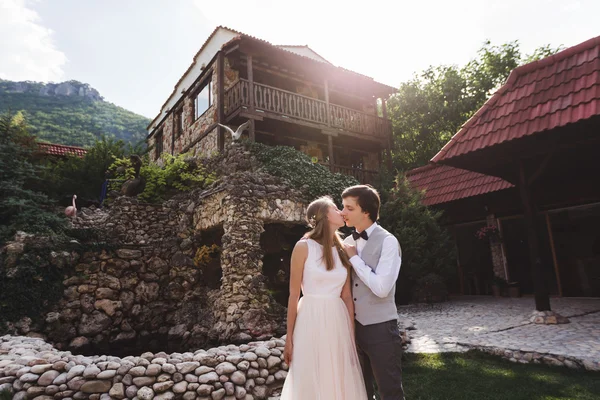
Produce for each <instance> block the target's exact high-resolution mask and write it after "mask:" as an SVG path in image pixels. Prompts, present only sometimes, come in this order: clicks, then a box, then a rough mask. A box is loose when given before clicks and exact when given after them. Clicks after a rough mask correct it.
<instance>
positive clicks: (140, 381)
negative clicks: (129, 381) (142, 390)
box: [133, 376, 156, 387]
mask: <svg viewBox="0 0 600 400" xmlns="http://www.w3.org/2000/svg"><path fill="white" fill-rule="evenodd" d="M154 382H156V378H155V377H153V376H138V377H137V378H133V384H134V385H135V386H137V387H142V386H150V385H153V384H154Z"/></svg>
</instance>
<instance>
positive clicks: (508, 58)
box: [388, 41, 562, 171]
mask: <svg viewBox="0 0 600 400" xmlns="http://www.w3.org/2000/svg"><path fill="white" fill-rule="evenodd" d="M561 48H562V47H558V48H552V47H551V46H549V45H547V46H542V47H540V48H538V49H536V50H535V51H534V52H533V53H532V54H530V55H525V56H523V55H522V54H521V50H520V46H519V42H518V41H513V42H509V43H506V44H503V45H500V46H495V45H492V44H491V42H490V41H486V42H485V43H484V45H483V46H482V47H481V49H480V50H479V51H478V53H477V57H476V58H475V59H473V60H472V61H470V62H469V63H468V64H467V65H465V66H464V67H462V68H459V67H457V66H454V65H450V66H448V65H440V66H436V67H433V66H432V67H430V68H428V69H427V70H425V71H423V72H421V73H420V74H418V75H416V76H415V77H414V78H413V79H411V80H410V81H408V82H405V83H402V84H401V85H400V87H399V89H398V93H397V94H396V95H394V96H392V97H391V98H390V100H389V101H388V110H389V116H390V118H391V120H392V125H393V130H394V149H393V160H394V167H395V168H396V169H397V170H399V171H407V170H410V169H412V168H416V167H419V166H422V165H426V164H427V163H428V162H429V160H430V159H431V158H432V157H433V156H434V155H435V154H436V153H437V152H438V151H439V150H440V149H441V148H442V147H443V146H444V144H446V143H447V142H448V140H450V138H451V137H452V136H453V135H454V134H455V133H456V132H458V130H459V129H460V127H461V126H462V125H463V124H464V123H465V122H466V121H467V120H468V119H469V118H470V117H471V116H472V115H473V114H474V113H475V112H476V111H477V110H478V109H479V108H480V107H481V106H482V105H483V104H484V103H485V101H486V100H487V99H489V98H490V96H491V95H492V94H493V93H494V91H496V90H497V89H498V88H499V87H500V86H501V85H502V84H503V83H504V82H505V81H506V79H507V78H508V76H509V74H510V72H511V71H512V70H513V69H515V68H516V67H518V66H519V65H522V64H525V63H528V62H531V61H535V60H538V59H540V58H544V57H547V56H549V55H551V54H554V53H556V52H557V51H559V50H561Z"/></svg>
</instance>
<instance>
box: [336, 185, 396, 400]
mask: <svg viewBox="0 0 600 400" xmlns="http://www.w3.org/2000/svg"><path fill="white" fill-rule="evenodd" d="M342 203H343V205H344V209H343V210H342V216H343V217H344V220H345V221H346V225H347V226H350V227H354V228H355V229H356V232H353V233H352V235H351V236H348V237H347V238H346V240H345V241H344V246H345V248H346V252H347V253H348V256H349V257H350V262H351V263H352V269H353V271H352V297H353V298H354V311H355V319H356V324H355V325H356V345H357V350H358V355H359V357H360V360H361V366H362V370H363V375H364V379H365V385H366V386H367V394H368V398H369V400H371V399H373V379H375V382H376V383H377V388H378V389H379V395H380V397H381V400H404V390H403V388H402V369H401V365H400V360H401V356H402V340H401V339H400V333H399V330H398V310H397V309H396V303H395V301H394V295H395V291H396V279H398V274H399V272H400V264H401V257H402V250H401V249H400V244H399V243H398V240H397V239H396V237H395V236H394V235H392V234H391V233H389V232H388V231H386V230H385V229H383V228H382V227H380V226H379V225H378V224H377V223H376V221H377V220H378V219H379V205H380V201H379V194H378V193H377V191H376V190H375V189H374V188H373V187H372V186H370V185H357V186H352V187H349V188H347V189H346V190H344V192H343V193H342Z"/></svg>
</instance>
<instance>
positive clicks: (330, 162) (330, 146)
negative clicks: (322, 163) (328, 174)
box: [327, 136, 335, 169]
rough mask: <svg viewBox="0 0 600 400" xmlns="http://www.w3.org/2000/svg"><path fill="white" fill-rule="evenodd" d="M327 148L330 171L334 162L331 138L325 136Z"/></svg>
mask: <svg viewBox="0 0 600 400" xmlns="http://www.w3.org/2000/svg"><path fill="white" fill-rule="evenodd" d="M327 148H328V150H329V169H331V168H332V167H333V165H334V164H335V160H334V159H333V138H332V137H331V136H327Z"/></svg>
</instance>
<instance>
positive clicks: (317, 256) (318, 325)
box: [281, 239, 367, 400]
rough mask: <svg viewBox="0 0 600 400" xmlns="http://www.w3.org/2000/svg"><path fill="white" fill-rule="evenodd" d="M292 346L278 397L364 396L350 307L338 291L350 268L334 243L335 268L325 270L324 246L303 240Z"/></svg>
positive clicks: (348, 399)
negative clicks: (305, 249) (304, 250)
mask: <svg viewBox="0 0 600 400" xmlns="http://www.w3.org/2000/svg"><path fill="white" fill-rule="evenodd" d="M306 243H307V245H308V257H307V259H306V263H305V264H304V274H303V277H302V294H303V297H302V298H301V299H300V302H299V303H298V315H297V318H296V324H295V328H294V335H293V340H294V343H293V345H294V347H293V353H292V362H291V365H290V369H289V373H288V375H287V378H286V380H285V384H284V386H283V392H282V394H281V400H366V399H367V394H366V391H365V384H364V380H363V376H362V372H361V369H360V363H359V361H358V355H357V353H356V346H355V344H354V332H352V331H351V330H352V325H351V322H350V317H349V316H348V309H347V308H346V305H345V304H344V302H343V301H342V299H341V297H340V295H341V293H342V288H343V287H344V283H345V282H346V277H347V275H348V270H347V269H346V268H345V267H344V265H343V264H342V262H341V261H340V258H339V255H338V254H337V251H335V248H332V249H331V250H330V251H333V253H334V260H335V268H334V269H332V270H331V271H327V269H326V267H325V260H324V258H323V247H322V246H321V245H320V244H319V243H317V242H315V241H314V240H312V239H306Z"/></svg>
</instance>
